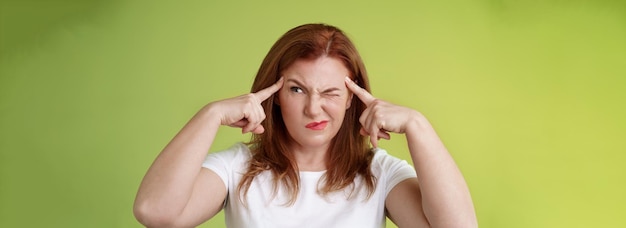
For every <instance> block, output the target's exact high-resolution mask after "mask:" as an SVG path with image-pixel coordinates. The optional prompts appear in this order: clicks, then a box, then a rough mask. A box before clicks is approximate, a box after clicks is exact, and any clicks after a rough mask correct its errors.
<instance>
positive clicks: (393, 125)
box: [346, 78, 477, 227]
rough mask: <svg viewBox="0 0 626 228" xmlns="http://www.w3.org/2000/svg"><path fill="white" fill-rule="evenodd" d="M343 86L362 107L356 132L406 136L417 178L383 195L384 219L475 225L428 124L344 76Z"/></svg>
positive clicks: (463, 190) (461, 184)
mask: <svg viewBox="0 0 626 228" xmlns="http://www.w3.org/2000/svg"><path fill="white" fill-rule="evenodd" d="M346 86H347V87H348V88H349V89H350V90H351V91H352V92H353V93H354V94H355V95H357V97H358V98H359V99H361V101H363V102H364V103H365V104H366V105H367V109H366V110H365V111H364V112H363V114H362V115H361V118H360V119H359V122H360V123H361V125H362V130H361V133H362V134H364V135H369V136H370V141H371V143H372V145H373V146H374V147H377V146H378V142H377V141H378V139H379V138H385V139H389V134H388V133H387V132H395V133H401V134H405V135H406V138H407V144H408V147H409V151H410V154H411V159H412V161H413V164H414V166H415V171H416V172H417V176H418V178H419V182H418V180H417V179H416V178H410V179H407V180H405V181H403V182H400V183H398V184H397V185H396V186H395V187H394V188H393V189H392V190H391V192H390V193H389V195H388V196H387V199H386V202H385V206H386V208H387V212H388V214H389V217H390V218H391V219H392V221H394V223H396V224H397V225H399V226H400V227H413V226H418V227H428V226H433V227H476V226H477V222H476V215H475V212H474V206H473V204H472V199H471V196H470V193H469V189H468V188H467V185H466V183H465V180H464V179H463V175H462V174H461V172H460V171H459V169H458V167H457V166H456V163H455V162H454V160H453V159H452V157H451V156H450V154H449V153H448V151H447V149H446V148H445V146H444V145H443V143H442V142H441V140H440V139H439V137H438V136H437V134H436V132H435V130H434V129H433V128H432V126H431V125H430V123H429V122H428V120H427V119H426V118H425V117H424V116H423V115H422V114H421V113H419V112H417V111H415V110H412V109H409V108H406V107H402V106H397V105H393V104H390V103H388V102H385V101H381V100H378V99H376V98H374V97H373V96H372V95H371V94H370V93H368V92H367V91H366V90H364V89H362V88H360V87H358V85H356V84H355V83H353V82H352V81H351V80H349V79H348V78H346Z"/></svg>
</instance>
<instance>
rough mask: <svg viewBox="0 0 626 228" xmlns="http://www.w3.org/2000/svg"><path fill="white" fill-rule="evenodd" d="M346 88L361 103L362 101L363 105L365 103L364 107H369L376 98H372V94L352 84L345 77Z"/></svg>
mask: <svg viewBox="0 0 626 228" xmlns="http://www.w3.org/2000/svg"><path fill="white" fill-rule="evenodd" d="M346 86H347V87H348V89H349V90H350V91H352V93H354V94H355V95H356V96H357V97H358V98H359V99H360V100H361V101H363V103H365V105H369V104H370V103H372V102H373V101H374V100H376V98H375V97H374V96H372V94H370V93H369V92H367V90H365V89H363V88H361V87H360V86H359V85H357V84H356V83H354V82H353V81H352V80H351V79H350V78H349V77H346Z"/></svg>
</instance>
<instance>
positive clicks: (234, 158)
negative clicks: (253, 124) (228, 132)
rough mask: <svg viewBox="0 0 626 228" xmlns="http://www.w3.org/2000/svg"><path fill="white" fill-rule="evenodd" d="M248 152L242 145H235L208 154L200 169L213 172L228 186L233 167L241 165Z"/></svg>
mask: <svg viewBox="0 0 626 228" xmlns="http://www.w3.org/2000/svg"><path fill="white" fill-rule="evenodd" d="M246 153H248V155H249V150H248V147H247V146H246V145H244V144H243V143H237V144H235V145H233V146H232V147H230V148H228V149H226V150H223V151H218V152H213V153H209V154H208V155H207V156H206V159H205V160H204V162H203V163H202V167H204V168H207V169H210V170H211V171H213V172H215V173H216V174H217V175H218V176H219V177H220V179H222V181H223V182H224V185H226V188H228V186H229V180H231V178H230V175H232V171H233V167H236V166H234V165H235V164H237V163H241V162H242V160H243V159H244V157H246Z"/></svg>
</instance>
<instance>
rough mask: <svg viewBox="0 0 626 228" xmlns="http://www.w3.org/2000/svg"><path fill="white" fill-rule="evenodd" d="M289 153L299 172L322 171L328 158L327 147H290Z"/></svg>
mask: <svg viewBox="0 0 626 228" xmlns="http://www.w3.org/2000/svg"><path fill="white" fill-rule="evenodd" d="M291 151H292V153H293V157H294V159H296V163H297V164H298V170H299V171H324V170H326V160H327V157H328V146H323V147H315V148H310V147H303V146H300V145H298V146H292V147H291Z"/></svg>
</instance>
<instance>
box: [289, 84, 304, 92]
mask: <svg viewBox="0 0 626 228" xmlns="http://www.w3.org/2000/svg"><path fill="white" fill-rule="evenodd" d="M289 90H291V92H294V93H302V92H303V91H302V89H301V88H300V87H295V86H294V87H291V88H289Z"/></svg>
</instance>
